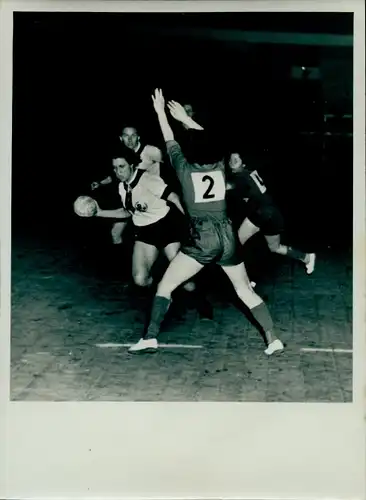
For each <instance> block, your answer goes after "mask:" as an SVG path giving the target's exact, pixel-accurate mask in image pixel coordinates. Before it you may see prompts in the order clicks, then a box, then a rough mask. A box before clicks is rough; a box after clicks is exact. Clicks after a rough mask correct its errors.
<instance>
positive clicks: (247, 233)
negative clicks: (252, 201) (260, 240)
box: [238, 218, 259, 245]
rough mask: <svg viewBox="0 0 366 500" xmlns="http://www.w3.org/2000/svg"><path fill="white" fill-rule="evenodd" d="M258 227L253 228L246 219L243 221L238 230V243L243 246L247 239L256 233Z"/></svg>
mask: <svg viewBox="0 0 366 500" xmlns="http://www.w3.org/2000/svg"><path fill="white" fill-rule="evenodd" d="M258 231H259V227H257V226H255V225H254V224H253V223H252V222H251V221H250V220H249V219H248V218H246V219H244V221H243V222H242V224H241V226H240V227H239V230H238V236H239V241H240V243H241V244H242V245H244V244H245V243H246V242H247V241H248V240H249V238H251V237H252V236H254V235H255V234H256V233H258Z"/></svg>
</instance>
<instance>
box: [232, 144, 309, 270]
mask: <svg viewBox="0 0 366 500" xmlns="http://www.w3.org/2000/svg"><path fill="white" fill-rule="evenodd" d="M228 166H229V171H230V175H229V182H228V184H227V187H228V189H233V190H234V191H235V192H236V194H237V195H238V196H239V197H240V198H241V199H244V200H245V201H246V217H245V218H244V220H242V223H241V225H240V227H239V231H238V235H239V240H240V243H241V244H242V245H244V244H245V243H246V242H247V241H248V240H249V238H251V237H252V236H254V235H255V234H256V233H258V231H261V232H262V233H263V235H264V237H265V239H266V242H267V245H268V248H269V250H270V251H271V252H273V253H276V254H279V255H285V256H286V255H287V256H288V257H291V258H292V259H296V260H299V261H300V262H303V263H304V264H305V267H306V272H307V274H311V273H312V272H313V271H314V267H315V253H305V252H301V251H300V250H297V249H295V248H293V247H290V246H286V245H283V244H281V236H280V235H281V233H282V232H283V229H284V221H283V218H282V215H281V212H280V211H279V210H278V208H277V207H276V205H275V203H274V201H273V199H272V197H271V196H270V195H269V194H268V190H267V187H266V185H265V183H264V182H263V179H262V178H261V176H260V175H259V174H258V171H257V170H250V169H249V168H247V166H246V165H245V164H244V162H243V160H242V157H241V155H240V154H239V153H238V152H234V153H232V154H231V155H230V158H229V162H228Z"/></svg>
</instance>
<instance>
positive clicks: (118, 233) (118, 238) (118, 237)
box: [111, 222, 127, 245]
mask: <svg viewBox="0 0 366 500" xmlns="http://www.w3.org/2000/svg"><path fill="white" fill-rule="evenodd" d="M126 226H127V222H115V223H114V224H113V225H112V229H111V236H112V242H113V245H121V244H122V233H123V231H124V230H125V227H126Z"/></svg>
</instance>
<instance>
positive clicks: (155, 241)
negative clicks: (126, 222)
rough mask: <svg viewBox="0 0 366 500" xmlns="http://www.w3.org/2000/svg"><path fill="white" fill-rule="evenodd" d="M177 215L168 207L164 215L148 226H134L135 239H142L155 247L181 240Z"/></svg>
mask: <svg viewBox="0 0 366 500" xmlns="http://www.w3.org/2000/svg"><path fill="white" fill-rule="evenodd" d="M180 222H181V221H180V219H179V216H177V214H176V213H175V211H174V210H173V209H170V210H169V212H168V213H167V214H166V216H165V217H163V218H162V219H160V220H159V221H158V222H154V223H153V224H149V225H148V226H135V240H136V241H142V242H143V243H147V244H148V245H152V246H154V247H156V248H165V247H166V246H168V245H170V243H177V242H179V241H180V240H181V236H180V232H181V230H180V228H181V223H180Z"/></svg>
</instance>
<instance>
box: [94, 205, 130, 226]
mask: <svg viewBox="0 0 366 500" xmlns="http://www.w3.org/2000/svg"><path fill="white" fill-rule="evenodd" d="M95 215H96V217H103V218H106V219H120V220H121V219H122V220H121V222H122V221H123V220H125V219H129V218H130V217H131V214H130V212H127V210H125V209H124V208H123V207H121V208H117V209H115V210H102V209H101V208H100V207H99V205H98V206H97V213H96V214H95Z"/></svg>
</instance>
